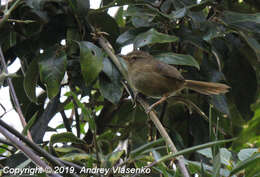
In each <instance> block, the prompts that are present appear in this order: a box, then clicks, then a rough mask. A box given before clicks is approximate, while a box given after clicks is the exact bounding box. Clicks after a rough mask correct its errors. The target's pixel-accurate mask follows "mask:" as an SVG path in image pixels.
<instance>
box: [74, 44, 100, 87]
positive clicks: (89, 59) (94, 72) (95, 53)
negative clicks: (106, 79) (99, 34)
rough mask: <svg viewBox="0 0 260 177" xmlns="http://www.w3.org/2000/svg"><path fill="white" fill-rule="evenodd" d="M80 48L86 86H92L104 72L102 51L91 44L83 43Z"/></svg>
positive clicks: (82, 71)
mask: <svg viewBox="0 0 260 177" xmlns="http://www.w3.org/2000/svg"><path fill="white" fill-rule="evenodd" d="M79 46H80V66H81V73H82V75H83V78H84V80H85V82H86V86H90V85H91V84H93V81H94V80H95V79H96V78H97V76H98V75H99V73H100V72H101V71H102V68H103V63H102V59H103V58H102V51H101V50H100V49H99V48H98V47H97V46H96V45H94V44H93V43H91V42H86V41H82V42H79Z"/></svg>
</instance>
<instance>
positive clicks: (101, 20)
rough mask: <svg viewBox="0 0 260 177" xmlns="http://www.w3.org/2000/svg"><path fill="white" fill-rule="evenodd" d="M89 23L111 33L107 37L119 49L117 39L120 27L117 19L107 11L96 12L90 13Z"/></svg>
mask: <svg viewBox="0 0 260 177" xmlns="http://www.w3.org/2000/svg"><path fill="white" fill-rule="evenodd" d="M88 23H89V24H91V25H92V26H94V27H95V28H96V29H99V30H100V31H103V32H106V33H107V34H109V35H108V36H106V39H107V40H108V41H109V42H110V44H111V45H112V46H113V47H114V48H115V50H116V49H117V46H116V39H117V38H118V36H119V35H120V31H119V27H118V24H117V22H116V20H115V19H114V18H113V17H111V16H110V15H108V14H107V12H95V13H89V14H88Z"/></svg>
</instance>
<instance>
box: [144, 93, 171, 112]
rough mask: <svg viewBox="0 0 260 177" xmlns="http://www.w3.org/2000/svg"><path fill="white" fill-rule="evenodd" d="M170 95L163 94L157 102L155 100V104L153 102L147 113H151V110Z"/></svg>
mask: <svg viewBox="0 0 260 177" xmlns="http://www.w3.org/2000/svg"><path fill="white" fill-rule="evenodd" d="M167 97H168V95H163V97H162V98H161V99H160V100H158V101H157V102H155V103H154V104H152V105H151V106H149V108H148V109H147V110H146V111H145V112H146V114H149V113H150V112H151V110H152V109H153V108H154V107H155V106H157V105H158V104H161V103H162V102H164V101H165V100H166V99H167Z"/></svg>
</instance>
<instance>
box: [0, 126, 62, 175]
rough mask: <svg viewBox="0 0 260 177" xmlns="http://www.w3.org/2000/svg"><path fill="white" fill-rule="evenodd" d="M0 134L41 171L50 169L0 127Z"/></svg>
mask: <svg viewBox="0 0 260 177" xmlns="http://www.w3.org/2000/svg"><path fill="white" fill-rule="evenodd" d="M0 132H1V133H2V134H3V135H4V136H5V137H6V138H7V139H8V140H9V141H10V142H12V144H14V145H15V146H16V147H17V148H18V149H20V150H21V151H22V152H23V153H24V154H25V155H26V156H27V157H28V158H30V159H31V160H32V161H33V162H34V163H35V164H36V165H37V166H40V167H42V168H43V169H51V167H50V166H48V165H47V164H46V163H45V162H44V161H42V160H41V158H40V157H39V156H38V155H37V154H35V153H34V152H33V151H32V150H31V149H30V148H28V147H27V146H25V145H24V144H23V143H22V142H21V141H19V140H18V139H17V138H15V137H14V135H12V134H11V133H10V132H9V131H7V130H6V129H5V128H4V127H2V126H1V125H0ZM52 176H55V177H61V176H60V175H58V174H52Z"/></svg>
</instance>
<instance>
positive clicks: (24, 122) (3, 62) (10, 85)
mask: <svg viewBox="0 0 260 177" xmlns="http://www.w3.org/2000/svg"><path fill="white" fill-rule="evenodd" d="M1 22H2V21H0V24H1ZM0 27H1V26H0ZM0 60H1V65H2V66H3V69H4V72H5V73H6V74H8V70H7V65H6V62H5V58H4V54H3V51H2V46H0ZM7 83H8V85H9V88H10V92H11V96H12V99H13V101H14V105H15V109H16V111H17V113H18V115H19V117H20V121H21V123H22V125H23V128H25V127H26V125H27V123H26V121H25V118H24V116H23V113H22V109H21V106H20V104H19V101H18V98H17V96H16V93H15V90H14V86H13V83H12V80H11V78H9V77H8V78H7ZM27 135H28V138H29V139H30V140H31V141H33V140H32V136H31V133H30V131H29V130H28V133H27Z"/></svg>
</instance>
